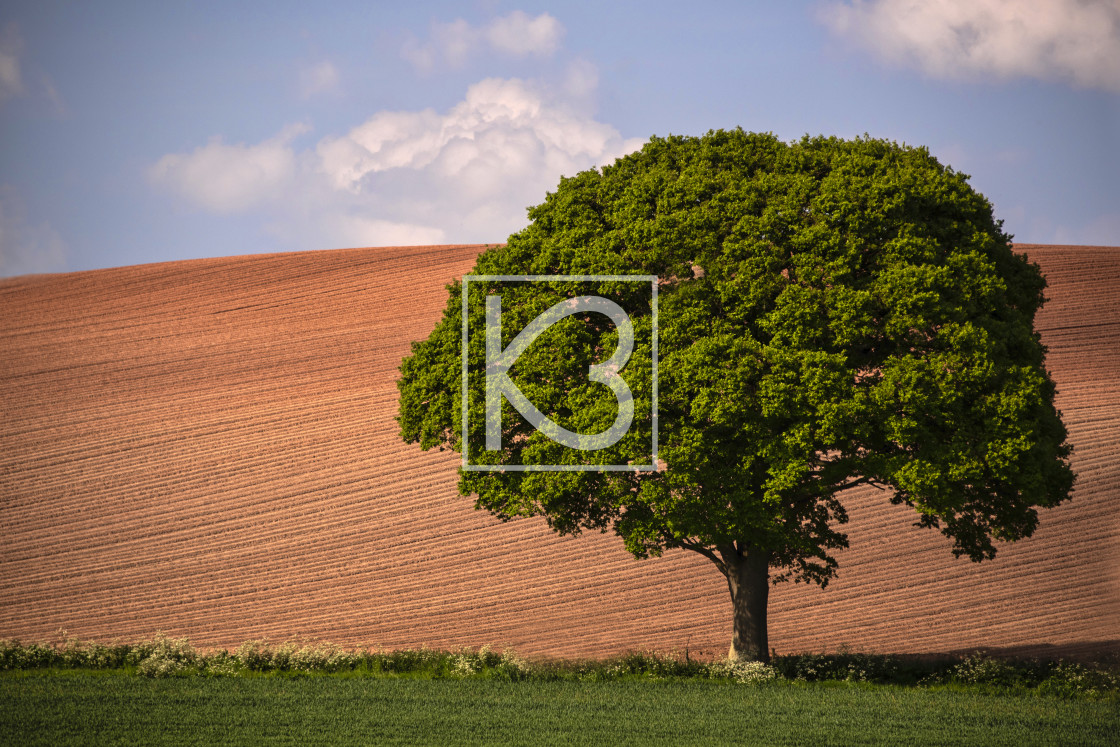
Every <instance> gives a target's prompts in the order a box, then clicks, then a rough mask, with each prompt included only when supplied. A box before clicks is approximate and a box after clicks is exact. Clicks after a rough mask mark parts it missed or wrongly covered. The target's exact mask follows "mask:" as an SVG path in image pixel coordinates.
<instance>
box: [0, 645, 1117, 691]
mask: <svg viewBox="0 0 1120 747" xmlns="http://www.w3.org/2000/svg"><path fill="white" fill-rule="evenodd" d="M43 669H56V670H74V669H79V670H116V671H120V672H122V673H128V674H135V675H138V676H141V677H186V676H202V677H239V676H241V677H243V676H260V675H274V676H301V675H336V676H337V675H343V676H345V675H349V676H371V677H418V678H430V679H465V678H485V679H503V680H511V681H521V680H536V681H550V680H589V681H612V680H621V679H648V680H665V679H699V680H723V681H727V682H729V683H736V684H741V685H764V684H779V683H790V684H797V683H808V682H836V683H841V682H843V683H868V684H890V685H904V686H913V687H923V688H950V689H955V688H962V687H964V688H968V689H979V690H985V691H992V692H999V693H1007V692H1019V693H1032V694H1038V695H1053V696H1058V697H1078V698H1083V697H1084V698H1104V699H1109V700H1120V661H1117V660H1115V659H1114V658H1106V659H1102V660H1100V661H1095V662H1087V663H1086V662H1072V661H1063V660H1060V659H1038V658H1034V659H1011V658H1004V657H996V656H992V655H990V654H987V653H984V652H981V651H977V652H975V653H972V654H968V655H929V656H911V655H891V654H860V653H850V652H847V651H844V650H841V651H840V652H838V653H831V654H829V653H822V654H811V653H801V654H785V655H779V654H777V653H776V652H775V653H773V655H772V657H771V663H770V664H769V665H767V664H763V663H761V662H747V661H742V660H737V661H729V660H717V661H711V662H705V661H697V660H695V659H692V658H690V657H689V656H688V653H687V652H686V653H685V654H684V655H681V654H679V653H676V652H674V653H670V654H659V653H647V652H642V653H630V654H625V655H622V656H616V657H611V658H607V659H528V658H524V657H521V656H519V655H517V654H516V653H515V652H513V651H512V650H511V649H508V648H507V649H505V650H502V651H497V650H494V649H491V648H490V647H488V646H483V647H482V648H479V649H476V650H472V649H461V650H458V651H445V650H437V649H427V648H419V649H402V650H393V651H386V650H382V649H372V648H353V649H347V648H343V647H341V646H337V645H334V644H330V643H322V642H315V643H293V642H287V643H281V644H271V643H269V642H267V641H261V640H254V641H246V642H245V643H243V644H241V645H240V646H238V647H237V648H236V649H234V650H232V651H230V650H228V649H219V650H200V649H197V648H195V647H194V646H193V645H192V644H191V643H190V641H189V640H188V639H186V638H173V637H169V636H167V635H165V634H163V633H156V634H155V635H154V636H153V637H152V638H151V639H150V640H147V641H141V642H138V643H121V642H117V641H114V642H111V643H97V642H93V641H85V640H81V639H79V638H77V637H73V636H68V635H67V634H66V633H65V632H64V631H60V632H59V634H58V635H57V636H56V639H55V640H54V641H51V642H47V643H33V644H23V643H21V642H20V641H18V640H3V639H0V672H14V671H27V670H43Z"/></svg>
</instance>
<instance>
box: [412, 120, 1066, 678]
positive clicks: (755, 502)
mask: <svg viewBox="0 0 1120 747" xmlns="http://www.w3.org/2000/svg"><path fill="white" fill-rule="evenodd" d="M529 217H530V219H531V223H530V225H529V226H528V227H527V228H525V229H524V230H522V231H520V232H518V233H515V234H513V235H512V236H510V237H509V240H508V243H507V244H506V245H504V246H498V247H494V248H491V249H489V250H487V251H486V252H484V253H483V254H481V255H480V256H479V258H478V261H477V265H476V267H475V270H474V272H475V273H476V274H491V275H497V274H539V275H544V274H648V275H656V276H658V278H659V279H660V280H659V291H660V292H659V302H658V303H659V320H658V326H659V335H658V345H659V363H660V366H659V389H660V392H659V400H658V420H659V423H658V438H659V443H660V449H659V457H660V459H661V460H662V462H663V467H664V468H663V469H661V470H659V471H656V472H653V471H650V472H642V473H628V472H576V473H573V472H506V473H494V472H466V471H461V473H460V481H459V489H460V491H461V492H462V494H464V495H471V494H474V495H475V496H476V497H477V502H476V508H485V509H488V510H490V511H491V512H493V513H495V514H496V515H497V516H498V517H499V518H501V519H503V520H508V519H510V518H512V517H516V516H532V515H543V516H545V517H546V518H547V520H548V522H549V525H550V526H551V527H552V528H553V529H554V530H556V531H558V532H561V533H578V532H579V531H580V530H582V529H597V530H601V531H607V530H608V529H613V531H614V532H616V533H617V534H618V535H619V536H620V537H621V538H622V540H623V541H624V542H625V545H626V548H627V549H628V550H629V551H630V552H631V553H633V554H634V555H635V556H637V557H639V558H641V557H647V556H649V555H659V554H660V553H662V552H663V551H665V550H667V549H671V548H682V549H685V550H689V551H692V552H696V553H699V554H701V555H703V556H704V557H705V558H707V559H708V560H710V561H711V562H712V563H713V564H714V565H715V566H716V567H717V568H718V569H719V571H720V572H721V573H722V574H723V575H724V576H725V577H726V579H727V584H728V588H729V590H730V593H731V600H732V607H733V616H732V617H733V625H732V645H731V655H732V656H733V657H742V658H746V659H751V660H763V661H766V660H768V653H769V645H768V640H767V628H766V607H767V597H768V592H769V585H770V583H778V582H781V581H787V580H793V581H799V582H810V583H817V584H819V585H821V586H822V587H823V586H825V585H826V584H827V583H828V581H829V579H831V578H833V577H834V576H835V574H836V570H837V562H836V560H835V558H834V557H833V551H835V550H837V549H839V548H844V547H847V545H848V540H847V536H846V535H845V534H844V533H843V532H842V531H841V527H842V526H843V524H844V523H845V522H846V521H847V519H848V517H847V513H846V512H845V509H844V505H843V503H842V500H841V498H842V496H843V495H844V493H845V491H848V490H850V489H852V488H855V487H857V486H860V485H870V486H875V487H878V488H881V489H883V490H884V495H885V497H886V498H887V499H889V500H890V501H891V502H892V503H894V504H905V505H907V506H910V507H912V508H913V509H915V511H916V525H917V526H921V527H930V528H934V529H939V530H940V531H941V532H942V534H944V535H945V536H946V537H948V538H949V539H950V540H952V552H953V553H954V555H956V556H958V557H959V556H962V555H963V556H968V557H969V558H970V559H971V560H973V561H980V560H983V559H988V558H992V557H994V556H995V554H996V546H995V544H994V540H1004V541H1012V540H1016V539H1019V538H1022V537H1027V536H1030V534H1031V533H1032V532H1033V530H1034V529H1035V527H1036V525H1037V523H1038V515H1037V511H1036V508H1039V507H1052V506H1055V505H1057V504H1059V503H1060V502H1062V501H1064V500H1067V499H1068V496H1069V491H1070V489H1071V488H1072V484H1073V473H1072V471H1071V469H1070V466H1069V461H1068V459H1069V454H1070V450H1071V449H1070V446H1068V445H1067V444H1066V431H1065V427H1064V426H1063V424H1062V422H1061V419H1060V416H1059V413H1058V412H1057V411H1056V410H1055V408H1054V404H1053V401H1054V393H1055V387H1054V384H1053V382H1052V380H1051V378H1050V376H1049V374H1048V372H1047V371H1046V368H1045V366H1044V355H1045V348H1044V347H1043V345H1042V344H1041V342H1040V338H1039V335H1038V334H1037V333H1036V332H1035V331H1034V326H1033V323H1034V316H1035V312H1036V311H1038V309H1039V308H1040V307H1041V305H1042V304H1043V302H1044V300H1045V299H1044V296H1043V290H1044V288H1045V285H1046V283H1045V280H1044V278H1043V276H1042V274H1041V272H1040V270H1039V268H1038V266H1037V265H1035V264H1032V263H1031V262H1029V261H1028V259H1027V258H1026V257H1025V256H1023V255H1021V254H1016V253H1015V252H1013V251H1012V246H1011V237H1010V236H1009V235H1007V234H1005V233H1004V232H1003V231H1002V221H996V220H994V218H993V215H992V208H991V205H990V204H989V203H988V201H987V200H986V199H985V198H984V197H983V196H982V195H980V194H979V193H977V192H976V191H975V190H973V189H972V188H971V187H970V186H969V184H968V177H967V175H965V174H961V173H958V172H955V171H954V170H953V169H951V168H948V167H945V166H942V165H941V164H940V163H939V162H938V161H937V160H936V159H935V158H934V157H932V156H931V155H930V154H929V152H928V151H927V150H926V149H925V148H915V147H907V146H899V145H897V144H895V143H892V142H886V141H882V140H877V139H871V138H868V137H864V138H860V139H855V140H851V141H846V140H842V139H837V138H825V137H815V138H810V137H805V138H803V139H802V140H800V141H798V142H792V143H784V142H782V141H780V140H778V139H777V138H776V137H774V136H773V135H769V134H755V133H747V132H744V131H742V130H735V131H713V132H709V133H708V134H707V135H706V136H703V137H679V136H673V137H668V138H658V137H654V138H652V139H651V140H650V141H649V142H648V143H647V144H646V145H645V146H644V147H643V148H642V149H641V150H640V151H639V152H636V153H633V154H630V155H628V156H626V157H624V158H620V159H618V160H617V161H616V162H615V163H614V164H613V165H611V166H606V167H603V168H602V169H601V170H596V169H592V170H589V171H585V172H582V173H580V174H578V175H576V176H574V177H572V178H564V179H562V180H561V182H560V185H559V187H558V188H557V189H556V191H555V192H551V193H549V194H548V195H547V197H546V199H545V201H544V203H542V204H540V205H537V206H536V207H533V208H530V209H529ZM620 287H621V286H619V287H615V288H613V290H611V291H610V292H614V293H617V294H622V295H625V293H626V291H625V290H620ZM524 292H525V293H526V294H527V295H526V296H525V299H530V296H531V294H529V291H527V290H525V291H524ZM460 293H461V286H460V284H458V283H454V284H452V285H451V286H449V296H450V297H449V300H448V305H447V308H446V311H445V312H444V315H443V319H442V321H441V322H440V324H439V325H438V326H437V328H436V329H435V331H433V332H432V334H431V336H430V337H429V338H428V339H427V340H425V341H422V342H418V343H413V349H412V350H413V352H412V355H411V356H409V357H408V358H406V359H405V360H404V362H403V363H402V365H401V373H402V376H401V379H400V381H399V388H400V395H401V397H400V414H399V417H398V421H399V423H400V426H401V435H402V437H403V438H404V439H405V440H406V441H408V442H418V443H419V444H420V445H421V446H422V447H423V448H425V449H428V448H432V447H435V446H438V447H440V448H452V449H456V450H461V449H462V448H463V444H462V443H461V442H460V436H459V433H460V428H461V424H462V423H461V414H460V412H461V410H460V405H461V401H460V396H461V395H460V389H461V379H460V375H461V358H460V339H461V323H462V318H461V315H462V311H461V309H462V306H461V302H460ZM546 295H547V294H546ZM561 295H562V293H561ZM620 297H621V296H620ZM470 300H471V303H470V307H469V308H470V314H471V317H472V318H475V317H477V315H478V314H480V313H481V309H482V303H483V300H482V299H481V298H473V297H472V298H471V299H470ZM530 300H531V299H530ZM538 301H539V303H538V304H537V306H536V307H533V308H531V309H528V310H527V311H525V312H524V313H523V314H521V315H520V316H518V317H517V319H516V320H515V321H518V322H519V323H521V324H524V323H525V322H527V321H528V320H529V319H532V318H533V316H534V315H535V314H537V313H539V312H540V310H541V308H545V307H547V305H548V303H549V302H550V301H548V299H544V300H540V299H538ZM631 301H633V299H631ZM527 302H528V301H527ZM503 303H505V300H503ZM635 303H636V302H635ZM530 305H531V304H530ZM631 305H632V306H633V305H634V304H633V303H632V304H631ZM638 305H640V304H638ZM503 313H505V311H504V310H503ZM510 313H511V314H512V313H514V312H512V311H511V312H510ZM645 313H646V314H647V316H642V313H641V310H640V309H639V310H638V311H636V312H634V315H636V321H635V329H636V330H638V331H637V332H636V335H637V337H638V341H637V342H636V343H635V359H636V360H646V359H648V355H649V351H648V339H647V340H644V341H643V340H642V338H641V335H642V330H648V309H647V310H646V312H645ZM577 316H578V315H577ZM511 318H512V317H511ZM643 320H647V321H643ZM568 322H569V323H567V324H566V326H565V325H556V327H557V328H558V331H557V332H556V337H555V338H553V339H551V341H550V342H538V343H535V344H534V346H533V347H532V348H531V350H536V357H535V358H534V357H533V356H528V357H527V358H526V359H525V360H524V362H522V361H519V362H518V364H517V366H518V367H521V369H522V370H521V371H520V372H519V375H520V376H522V381H523V382H524V385H525V391H526V394H527V395H528V396H529V397H530V398H531V399H532V400H533V402H534V403H536V404H537V405H538V406H539V407H541V409H542V411H543V412H546V413H551V414H552V417H553V418H554V419H556V420H557V422H561V421H563V422H567V423H568V424H569V425H571V426H572V429H573V430H579V432H583V433H593V432H598V431H600V430H602V429H603V428H604V427H606V425H604V424H607V425H609V424H610V422H611V419H612V418H613V417H614V413H615V409H616V407H617V404H616V402H615V398H614V396H613V394H611V393H610V392H609V391H607V390H606V388H605V387H603V386H602V385H601V384H593V383H589V382H587V381H586V378H587V374H586V371H587V365H589V364H590V363H595V362H596V361H597V360H599V359H601V357H602V356H603V354H604V353H603V351H605V350H606V351H609V350H611V349H613V346H614V342H613V340H614V338H612V337H611V335H612V334H614V331H613V329H612V325H611V324H610V323H609V322H606V321H605V319H604V318H603V317H601V316H596V315H594V314H586V315H584V316H583V317H582V318H576V317H573V318H572V319H570V320H568ZM647 335H648V332H647ZM508 337H509V334H508V333H507V331H506V330H503V339H508ZM480 344H481V343H478V344H476V343H475V341H474V338H473V337H472V343H471V349H470V356H471V360H472V361H474V362H476V363H477V362H478V361H479V360H481V358H480V356H481V355H482V353H481V352H480V349H479V347H478V345H480ZM503 344H504V343H503ZM643 356H645V357H644V358H643ZM550 370H555V371H556V374H555V375H550V374H548V373H547V372H548V371H550ZM581 377H582V383H580V381H581ZM632 379H633V383H634V386H635V387H636V393H635V402H636V407H635V412H639V413H640V412H642V411H643V408H648V396H647V395H646V394H644V393H641V392H645V390H644V389H643V388H642V381H640V377H639V376H638V375H637V374H634V376H633V377H632ZM483 386H484V383H483V380H482V379H481V378H479V377H473V378H471V380H470V390H469V391H470V397H471V402H472V405H471V407H472V409H471V412H472V416H471V418H470V422H471V423H472V430H471V432H470V433H469V434H468V442H472V439H474V438H475V436H476V433H477V428H479V427H481V426H478V425H476V424H477V423H479V422H480V421H481V420H482V418H481V415H476V413H475V409H474V408H476V404H475V403H476V402H477V401H478V400H480V398H481V397H482V387H483ZM572 391H574V392H575V394H574V395H573V394H571V392H572ZM479 412H480V411H479ZM503 427H504V430H503V441H502V444H503V451H502V452H501V453H500V454H497V455H491V456H493V457H494V460H495V461H498V462H502V463H517V460H518V459H527V458H529V459H531V458H537V457H540V456H541V454H542V453H545V451H542V450H547V449H549V448H554V447H556V444H555V443H553V442H550V441H548V439H546V438H544V437H542V436H540V434H539V433H534V432H533V431H532V429H531V428H529V427H528V426H527V425H526V424H525V422H524V420H523V419H519V418H518V417H516V414H515V413H513V412H512V411H511V410H508V409H507V411H506V412H505V413H504V414H503ZM649 427H650V423H649V422H648V418H646V419H645V420H642V419H641V418H636V419H635V426H634V429H635V433H637V434H638V435H639V436H641V435H642V434H643V433H645V432H646V431H648V429H649ZM642 437H644V436H642ZM641 441H642V438H640V437H635V439H634V440H633V441H632V442H628V441H627V440H626V439H624V440H623V441H622V442H620V443H619V444H617V445H615V446H614V447H612V448H613V449H614V452H612V455H613V456H614V457H619V456H621V457H622V458H636V456H635V455H637V454H639V453H640V448H639V445H640V443H641ZM471 448H472V453H474V448H475V447H473V446H472V447H471ZM556 448H558V447H556ZM553 456H555V454H553ZM506 460H510V461H506Z"/></svg>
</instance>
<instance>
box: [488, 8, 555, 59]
mask: <svg viewBox="0 0 1120 747" xmlns="http://www.w3.org/2000/svg"><path fill="white" fill-rule="evenodd" d="M484 33H485V35H486V40H487V41H488V42H490V46H491V47H493V48H494V49H496V50H498V51H500V52H505V53H506V54H511V55H513V56H515V57H526V56H528V55H536V56H538V57H548V56H550V55H553V54H555V53H556V52H557V50H559V49H560V41H561V39H563V38H564V26H563V25H562V24H561V23H560V22H559V21H557V20H556V19H555V18H553V17H552V16H550V15H549V14H548V13H541V14H540V15H539V16H537V17H536V18H530V17H529V16H528V15H526V14H525V13H524V12H522V11H520V10H515V11H513V12H512V13H510V14H509V15H508V16H502V17H501V18H495V19H494V20H493V21H491V22H490V25H489V26H487V27H486V29H485V31H484Z"/></svg>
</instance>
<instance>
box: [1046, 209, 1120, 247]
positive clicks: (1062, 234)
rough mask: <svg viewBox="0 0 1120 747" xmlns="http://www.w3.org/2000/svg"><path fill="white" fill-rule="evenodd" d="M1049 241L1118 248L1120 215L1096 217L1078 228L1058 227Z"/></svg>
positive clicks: (1109, 214) (1119, 243)
mask: <svg viewBox="0 0 1120 747" xmlns="http://www.w3.org/2000/svg"><path fill="white" fill-rule="evenodd" d="M1051 241H1052V243H1054V244H1081V245H1084V246H1120V213H1106V214H1104V215H1100V216H1097V218H1096V219H1095V220H1092V221H1090V222H1089V223H1087V224H1086V225H1084V226H1080V227H1078V228H1069V227H1067V226H1058V227H1057V228H1056V229H1055V230H1054V233H1053V238H1052V239H1051Z"/></svg>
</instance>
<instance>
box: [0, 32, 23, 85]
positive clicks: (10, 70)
mask: <svg viewBox="0 0 1120 747" xmlns="http://www.w3.org/2000/svg"><path fill="white" fill-rule="evenodd" d="M22 53H23V39H21V38H20V35H19V29H18V28H17V27H16V25H15V23H9V24H8V25H7V26H5V27H4V30H3V32H0V104H2V103H4V101H6V100H7V99H10V98H14V97H16V96H19V95H21V94H22V93H23V91H24V88H23V73H22V72H21V70H20V61H19V57H20V55H21V54H22Z"/></svg>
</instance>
